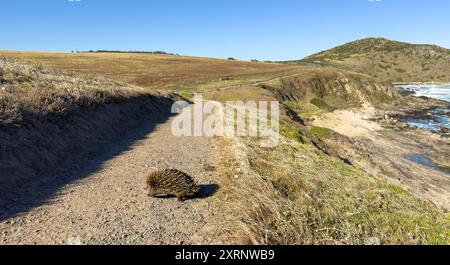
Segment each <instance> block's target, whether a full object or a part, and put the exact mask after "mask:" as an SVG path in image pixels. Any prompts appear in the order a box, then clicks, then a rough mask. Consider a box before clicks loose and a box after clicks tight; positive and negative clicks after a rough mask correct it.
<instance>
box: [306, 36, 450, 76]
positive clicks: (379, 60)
mask: <svg viewBox="0 0 450 265" xmlns="http://www.w3.org/2000/svg"><path fill="white" fill-rule="evenodd" d="M303 62H308V63H314V64H320V65H323V66H331V67H334V68H339V69H345V70H351V71H355V72H359V73H365V74H368V75H371V76H373V77H375V78H378V79H379V80H383V81H393V82H433V81H435V82H450V51H449V50H448V49H445V48H442V47H438V46H433V45H413V44H408V43H403V42H397V41H390V40H386V39H381V38H369V39H363V40H359V41H355V42H351V43H347V44H345V45H342V46H339V47H336V48H333V49H330V50H327V51H323V52H321V53H318V54H314V55H311V56H309V57H307V58H305V59H304V60H303Z"/></svg>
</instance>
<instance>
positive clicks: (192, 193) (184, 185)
mask: <svg viewBox="0 0 450 265" xmlns="http://www.w3.org/2000/svg"><path fill="white" fill-rule="evenodd" d="M146 182H147V183H146V184H147V188H146V189H147V194H148V196H151V197H157V198H170V197H177V198H178V200H179V201H185V200H187V199H193V198H199V199H203V198H208V197H210V196H212V195H214V194H215V192H216V191H217V190H218V188H219V186H218V185H214V184H212V185H197V183H196V182H195V181H194V179H193V178H192V177H191V176H189V175H188V174H186V173H184V172H182V171H180V170H177V169H166V170H158V171H154V172H152V173H150V175H148V176H147V180H146Z"/></svg>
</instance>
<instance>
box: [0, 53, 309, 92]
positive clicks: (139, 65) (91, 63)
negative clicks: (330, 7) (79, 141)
mask: <svg viewBox="0 0 450 265" xmlns="http://www.w3.org/2000/svg"><path fill="white" fill-rule="evenodd" d="M0 56H6V57H8V58H13V59H20V60H29V61H33V62H41V63H44V64H46V65H51V66H55V67H57V68H59V69H64V70H69V71H76V72H80V73H89V74H91V73H95V74H100V75H102V76H105V77H108V78H111V79H115V80H119V81H123V82H127V83H130V84H133V85H138V86H141V87H145V88H152V89H154V88H164V89H166V88H168V89H176V90H182V89H185V88H186V87H187V88H191V87H192V88H194V87H195V88H197V89H198V88H200V87H202V86H210V85H211V84H210V83H211V82H217V81H220V80H221V79H223V80H222V81H223V82H219V85H220V86H222V85H224V84H225V85H227V84H228V83H238V82H239V80H243V81H245V80H247V79H252V80H253V79H254V80H258V79H259V78H264V77H267V76H273V77H276V76H280V75H283V74H285V73H290V72H295V71H297V70H298V69H302V67H300V66H296V65H283V64H272V63H257V62H243V61H230V60H221V59H211V58H199V57H185V56H175V55H166V54H142V53H44V52H16V51H0ZM225 79H229V80H225Z"/></svg>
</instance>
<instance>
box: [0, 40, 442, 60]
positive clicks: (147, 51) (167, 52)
mask: <svg viewBox="0 0 450 265" xmlns="http://www.w3.org/2000/svg"><path fill="white" fill-rule="evenodd" d="M370 38H383V39H387V40H390V41H398V42H404V43H408V44H412V45H434V46H439V47H441V48H444V49H450V48H448V47H444V46H440V45H438V44H434V43H410V42H407V41H399V40H392V39H388V38H385V37H373V36H372V37H365V38H362V39H356V40H353V41H350V42H346V43H342V44H339V45H337V46H333V47H330V48H328V49H325V50H321V51H317V52H315V53H312V54H308V55H306V56H304V57H302V58H291V59H287V60H264V61H261V62H265V61H266V62H269V61H271V62H282V61H294V60H302V59H304V58H306V57H308V56H311V55H314V54H317V53H320V52H322V51H326V50H330V49H333V48H335V47H339V46H341V45H344V44H347V43H351V42H354V41H358V40H363V39H370ZM0 51H16V52H37V53H40V52H42V53H90V52H96V53H99V52H105V53H106V52H112V53H113V52H117V53H120V52H122V53H148V54H151V53H155V54H157V53H158V52H164V53H166V54H168V55H174V56H182V57H197V58H210V59H229V58H234V59H236V60H242V61H250V60H257V59H254V58H253V59H241V58H235V57H214V56H202V55H191V54H180V53H176V52H171V51H164V50H161V51H157V50H155V51H152V50H115V49H112V50H106V49H98V50H92V49H90V50H83V51H50V50H32V49H30V50H14V49H2V48H1V47H0Z"/></svg>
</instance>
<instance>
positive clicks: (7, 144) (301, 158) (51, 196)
mask: <svg viewBox="0 0 450 265" xmlns="http://www.w3.org/2000/svg"><path fill="white" fill-rule="evenodd" d="M0 55H2V56H4V57H5V58H6V59H2V60H0V136H1V137H0V144H1V146H2V149H1V150H0V157H1V163H0V172H1V174H0V184H1V185H0V189H1V192H0V212H1V214H0V243H2V244H17V243H21V244H25V243H27V244H39V243H44V244H64V243H68V244H77V243H79V244H198V243H210V244H229V243H239V244H242V243H245V244H447V243H448V240H449V238H448V233H447V230H448V229H447V227H448V218H447V216H446V215H445V214H444V212H443V211H442V210H441V209H439V208H438V207H441V208H443V209H448V205H449V204H448V202H449V200H448V196H447V192H446V188H447V187H448V181H447V179H448V178H447V175H445V174H444V173H442V172H440V171H438V170H432V169H430V168H427V167H425V166H421V165H418V164H417V165H416V164H415V163H413V162H409V161H405V159H403V155H404V154H405V153H406V154H409V153H418V152H421V151H420V150H423V149H424V147H425V146H427V147H432V148H433V156H432V159H433V161H435V162H436V163H439V164H443V165H444V166H445V163H447V162H446V159H445V158H446V154H448V152H449V150H448V141H447V140H446V139H441V138H438V136H434V135H431V133H427V132H421V131H419V130H417V129H414V128H406V127H400V125H402V124H400V123H399V122H394V120H393V119H391V117H395V116H393V115H394V114H401V113H397V112H398V111H399V109H400V108H399V107H398V106H401V107H402V108H407V107H408V104H405V103H409V105H410V106H414V110H417V106H418V104H416V103H417V102H416V101H414V99H413V98H409V97H408V98H405V99H404V98H403V97H402V96H401V95H399V94H398V93H397V92H396V91H395V90H394V88H393V87H392V85H391V84H390V83H389V82H380V80H377V79H376V78H374V77H371V76H369V75H367V74H364V73H355V72H350V71H346V70H344V69H337V68H333V67H330V68H328V67H323V68H319V67H314V66H304V65H297V64H277V63H259V62H243V61H232V60H220V59H211V58H195V57H186V56H173V55H167V54H150V53H149V54H142V53H140V54H137V53H107V52H105V53H82V54H81V53H31V52H1V51H0ZM102 76H105V77H102ZM136 85H139V86H136ZM199 91H200V92H203V93H204V98H205V99H207V100H216V101H219V102H221V103H223V104H225V103H226V102H227V101H237V100H244V101H248V100H256V101H279V102H280V103H281V117H280V119H281V121H280V123H281V124H280V133H281V135H280V144H279V145H278V146H276V147H274V148H261V146H260V143H259V139H258V138H247V137H243V138H240V137H236V138H220V137H217V138H209V137H193V138H192V137H176V136H174V135H173V134H172V133H171V129H172V120H173V119H174V118H175V117H174V116H172V115H170V114H169V112H170V108H171V103H172V101H173V100H174V99H177V97H178V95H181V97H187V98H190V97H191V96H192V93H193V92H199ZM172 92H173V93H172ZM177 94H178V95H177ZM173 96H175V98H173ZM177 100H178V99H177ZM420 100H421V101H423V102H422V103H421V104H420V105H423V106H424V109H425V113H427V112H428V109H429V106H431V105H433V104H434V103H433V102H429V101H427V100H425V99H420ZM395 104H397V105H395ZM361 108H365V109H366V110H365V111H366V113H363V114H364V116H362V114H361V113H360V112H359V109H361ZM383 108H384V109H385V110H383ZM386 110H387V111H386ZM392 110H396V113H391V112H390V111H392ZM402 112H404V111H402ZM388 115H390V116H388ZM389 126H390V127H389ZM402 126H404V125H402ZM405 143H409V144H405ZM441 162H442V163H441ZM168 167H171V168H172V167H175V168H177V169H179V170H182V171H184V172H186V173H187V174H190V175H192V176H193V177H194V178H195V179H196V180H197V181H198V182H199V184H200V185H201V187H202V192H201V194H199V196H198V198H195V199H193V200H190V201H187V202H184V203H181V202H180V203H178V202H176V201H174V200H172V199H171V198H167V199H154V198H147V196H146V194H145V192H144V191H143V188H144V186H143V184H144V183H143V180H144V178H145V176H146V175H147V174H148V173H149V172H150V171H151V170H152V169H153V168H158V169H159V168H168ZM280 169H282V170H280ZM424 176H426V178H425V177H424ZM249 194H252V195H254V196H249ZM436 206H438V207H436ZM419 228H420V229H419ZM41 231H45V233H43V232H41Z"/></svg>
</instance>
